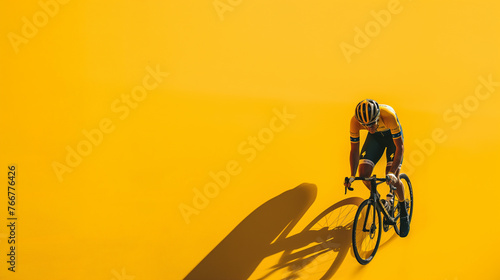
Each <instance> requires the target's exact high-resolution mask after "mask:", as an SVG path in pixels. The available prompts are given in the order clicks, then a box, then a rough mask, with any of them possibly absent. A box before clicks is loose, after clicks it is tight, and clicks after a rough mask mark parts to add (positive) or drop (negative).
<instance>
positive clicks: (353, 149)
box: [349, 142, 359, 176]
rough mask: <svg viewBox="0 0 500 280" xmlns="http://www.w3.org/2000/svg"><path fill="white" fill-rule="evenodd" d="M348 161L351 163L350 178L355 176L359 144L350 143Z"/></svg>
mask: <svg viewBox="0 0 500 280" xmlns="http://www.w3.org/2000/svg"><path fill="white" fill-rule="evenodd" d="M349 161H350V163H351V176H356V172H357V171H358V164H359V142H351V154H350V156H349Z"/></svg>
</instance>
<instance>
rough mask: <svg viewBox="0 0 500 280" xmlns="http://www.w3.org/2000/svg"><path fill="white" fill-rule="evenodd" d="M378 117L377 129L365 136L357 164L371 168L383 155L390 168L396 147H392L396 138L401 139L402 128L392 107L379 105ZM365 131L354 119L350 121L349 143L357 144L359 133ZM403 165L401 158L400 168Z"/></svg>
mask: <svg viewBox="0 0 500 280" xmlns="http://www.w3.org/2000/svg"><path fill="white" fill-rule="evenodd" d="M379 108H380V116H379V119H378V128H377V132H375V133H373V134H372V133H368V135H367V136H366V140H365V143H364V144H363V147H362V148H361V152H360V157H359V164H369V165H371V166H372V167H373V166H375V164H377V162H378V161H379V160H380V158H381V157H382V155H383V154H384V152H386V153H385V155H386V159H387V166H392V160H393V159H394V156H395V154H396V145H394V140H393V139H397V138H403V139H404V136H403V128H402V127H401V124H400V123H399V120H398V116H397V115H396V112H395V111H394V109H392V107H390V106H388V105H383V104H379ZM361 129H365V130H366V127H364V126H362V125H361V124H360V123H359V122H358V120H357V119H356V117H354V116H353V117H352V119H351V129H350V133H351V142H353V143H358V142H359V131H360V130H361ZM402 164H403V158H401V163H400V165H399V166H400V167H401V165H402Z"/></svg>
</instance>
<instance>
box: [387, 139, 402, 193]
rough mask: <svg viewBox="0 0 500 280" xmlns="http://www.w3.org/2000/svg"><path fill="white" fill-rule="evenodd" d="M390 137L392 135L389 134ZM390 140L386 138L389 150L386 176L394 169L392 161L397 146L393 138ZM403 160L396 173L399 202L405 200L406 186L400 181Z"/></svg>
mask: <svg viewBox="0 0 500 280" xmlns="http://www.w3.org/2000/svg"><path fill="white" fill-rule="evenodd" d="M389 135H390V134H389ZM390 137H391V138H390V140H388V139H387V138H386V147H387V150H386V152H385V156H386V159H387V167H386V168H385V174H386V175H387V173H389V171H390V170H391V167H392V159H393V158H394V155H395V154H396V146H395V145H394V141H393V140H392V136H390ZM402 161H403V159H401V164H400V165H399V167H398V169H397V170H396V172H395V173H394V175H396V178H398V182H397V183H396V184H394V186H395V187H396V195H397V196H398V200H399V201H404V200H405V190H404V185H403V182H401V180H399V172H400V171H401V165H402V164H403V162H402Z"/></svg>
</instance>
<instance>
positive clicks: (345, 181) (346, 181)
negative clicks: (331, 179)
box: [344, 177, 354, 195]
mask: <svg viewBox="0 0 500 280" xmlns="http://www.w3.org/2000/svg"><path fill="white" fill-rule="evenodd" d="M348 182H349V178H348V177H345V180H344V184H347V183H348ZM347 190H350V191H353V190H354V189H353V188H351V187H348V186H346V187H345V192H344V195H346V194H347Z"/></svg>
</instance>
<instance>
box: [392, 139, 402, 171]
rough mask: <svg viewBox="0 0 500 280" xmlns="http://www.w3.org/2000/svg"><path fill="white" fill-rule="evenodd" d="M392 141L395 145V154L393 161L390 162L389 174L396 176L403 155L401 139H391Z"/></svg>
mask: <svg viewBox="0 0 500 280" xmlns="http://www.w3.org/2000/svg"><path fill="white" fill-rule="evenodd" d="M393 141H394V145H396V153H395V154H394V159H393V160H392V166H391V169H390V171H389V172H392V173H394V174H396V171H397V170H398V168H399V165H400V164H401V159H402V158H403V153H404V145H403V137H398V138H393Z"/></svg>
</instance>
